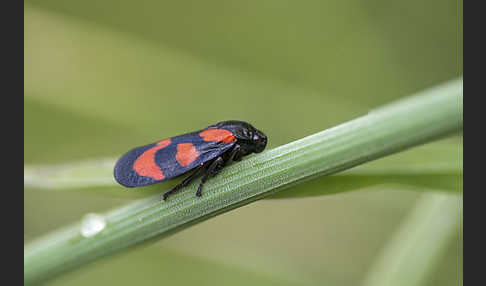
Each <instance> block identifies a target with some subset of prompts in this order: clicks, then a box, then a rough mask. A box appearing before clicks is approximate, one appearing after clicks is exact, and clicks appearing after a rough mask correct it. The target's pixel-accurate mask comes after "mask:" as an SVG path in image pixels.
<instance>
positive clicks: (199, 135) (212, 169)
mask: <svg viewBox="0 0 486 286" xmlns="http://www.w3.org/2000/svg"><path fill="white" fill-rule="evenodd" d="M266 145H267V136H266V135H265V134H264V133H263V132H261V131H260V130H257V129H256V128H255V127H253V126H252V125H250V124H249V123H247V122H244V121H236V120H230V121H222V122H219V123H217V124H214V125H211V126H208V127H207V128H205V129H202V130H199V131H195V132H191V133H186V134H182V135H179V136H176V137H171V138H168V139H165V140H161V141H158V142H155V143H153V144H149V145H145V146H142V147H137V148H135V149H132V150H131V151H129V152H128V153H126V154H125V155H123V156H122V157H121V158H120V159H119V160H118V162H117V163H116V165H115V171H114V175H115V179H116V181H117V182H118V183H120V184H121V185H123V186H125V187H139V186H146V185H151V184H155V183H159V182H162V181H165V180H168V179H172V178H174V177H177V176H180V175H183V174H186V173H188V172H190V171H193V173H192V174H191V175H189V176H188V177H187V178H185V179H184V180H183V181H182V182H181V183H180V184H178V185H176V186H175V187H173V188H172V189H171V190H170V191H168V192H166V193H164V195H163V199H164V200H166V199H167V197H168V196H169V195H171V194H173V193H175V192H177V191H178V190H179V189H181V188H183V187H185V186H187V185H188V184H189V183H190V182H192V181H193V180H194V179H195V178H196V177H198V176H199V175H201V174H202V179H201V183H200V184H199V188H198V189H197V192H196V196H198V197H199V196H201V191H202V188H203V185H204V183H206V181H207V180H208V179H209V178H211V177H214V176H216V175H217V174H218V173H219V172H220V171H221V170H222V169H223V168H224V167H225V166H226V165H227V164H228V163H229V162H231V161H240V160H241V158H242V157H243V156H246V155H249V154H251V153H260V152H262V151H263V150H264V149H265V146H266Z"/></svg>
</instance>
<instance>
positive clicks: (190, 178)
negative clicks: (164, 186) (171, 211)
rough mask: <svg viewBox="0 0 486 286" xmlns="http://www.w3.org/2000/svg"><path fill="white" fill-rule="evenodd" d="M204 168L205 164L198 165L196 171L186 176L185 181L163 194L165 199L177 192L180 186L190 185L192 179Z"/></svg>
mask: <svg viewBox="0 0 486 286" xmlns="http://www.w3.org/2000/svg"><path fill="white" fill-rule="evenodd" d="M204 169H205V166H204V164H200V165H199V166H198V167H196V170H195V171H194V173H192V174H191V175H190V176H189V177H187V178H185V179H184V181H182V182H181V183H180V184H178V185H177V186H175V187H173V188H172V189H171V190H170V191H168V192H165V193H164V195H163V199H164V201H165V200H166V199H167V197H168V196H169V195H171V194H173V193H175V192H177V191H178V190H179V189H180V188H182V187H185V186H187V185H189V183H190V182H192V180H194V179H195V178H196V177H197V176H198V175H199V174H200V173H201V172H202V171H203V170H204Z"/></svg>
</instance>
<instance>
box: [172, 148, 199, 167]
mask: <svg viewBox="0 0 486 286" xmlns="http://www.w3.org/2000/svg"><path fill="white" fill-rule="evenodd" d="M197 157H199V152H198V151H197V150H196V147H195V146H194V144H192V143H181V144H179V145H177V155H176V159H177V162H179V165H181V166H182V167H185V166H187V165H189V164H191V163H192V162H194V160H196V159H197Z"/></svg>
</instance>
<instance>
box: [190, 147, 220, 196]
mask: <svg viewBox="0 0 486 286" xmlns="http://www.w3.org/2000/svg"><path fill="white" fill-rule="evenodd" d="M223 166H224V160H223V158H222V157H221V156H219V157H218V158H216V160H214V161H213V162H212V163H211V165H209V167H208V169H207V170H206V173H204V176H203V177H202V179H201V184H200V185H199V188H198V189H197V192H196V196H198V197H200V196H201V191H202V187H203V185H204V183H206V181H207V179H208V178H209V177H214V176H216V175H217V174H218V173H219V172H220V171H221V169H222V167H223Z"/></svg>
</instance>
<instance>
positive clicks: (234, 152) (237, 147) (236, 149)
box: [224, 144, 241, 164]
mask: <svg viewBox="0 0 486 286" xmlns="http://www.w3.org/2000/svg"><path fill="white" fill-rule="evenodd" d="M240 150H241V147H240V145H238V144H236V145H235V147H234V148H233V150H231V153H230V155H229V157H228V159H227V160H226V161H225V162H224V163H225V164H226V163H228V162H231V161H233V160H234V159H235V158H237V156H236V155H237V154H239V153H240ZM235 161H238V160H235Z"/></svg>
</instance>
